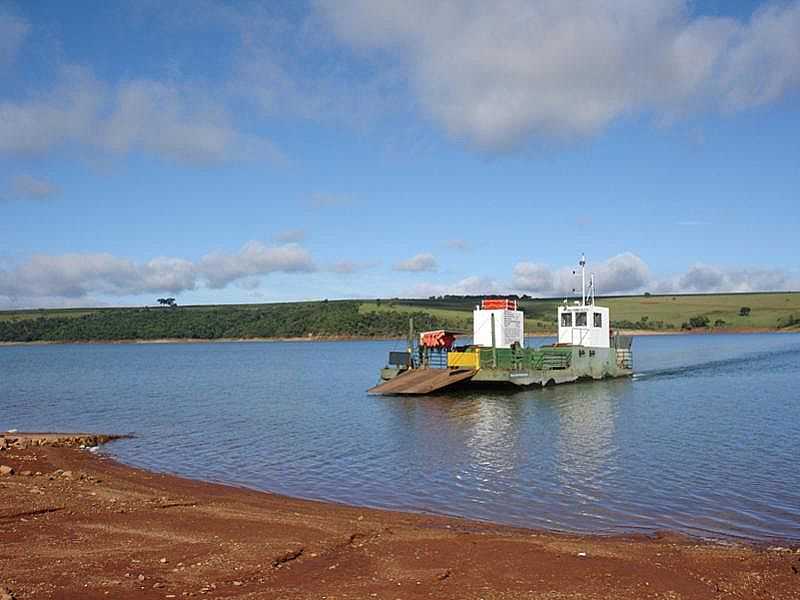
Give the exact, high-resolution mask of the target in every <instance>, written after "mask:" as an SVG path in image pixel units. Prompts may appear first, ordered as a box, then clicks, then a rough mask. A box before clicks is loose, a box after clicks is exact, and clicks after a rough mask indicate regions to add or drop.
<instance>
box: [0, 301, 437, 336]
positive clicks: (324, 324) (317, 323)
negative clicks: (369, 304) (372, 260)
mask: <svg viewBox="0 0 800 600" xmlns="http://www.w3.org/2000/svg"><path fill="white" fill-rule="evenodd" d="M359 305H360V303H359V302H355V301H352V302H351V301H336V302H325V301H322V302H306V303H298V304H265V305H261V306H258V307H240V306H215V307H186V308H183V307H163V308H116V309H101V310H97V311H96V312H91V313H88V314H84V315H81V316H78V317H73V316H48V315H47V314H46V313H45V314H43V315H42V316H38V317H35V318H18V319H7V320H0V342H34V341H64V342H67V341H89V340H154V339H161V338H180V339H191V338H195V339H207V340H214V339H223V338H261V337H264V338H273V337H276V338H281V337H328V336H358V337H396V336H402V335H405V334H406V333H407V332H408V319H409V317H413V318H414V321H415V324H416V326H417V328H419V329H435V328H439V327H451V326H452V324H451V323H450V322H449V321H448V320H446V319H441V318H437V317H435V316H432V315H430V314H426V313H425V312H422V311H420V312H414V313H407V312H404V313H400V312H393V311H386V312H382V313H374V312H360V311H359Z"/></svg>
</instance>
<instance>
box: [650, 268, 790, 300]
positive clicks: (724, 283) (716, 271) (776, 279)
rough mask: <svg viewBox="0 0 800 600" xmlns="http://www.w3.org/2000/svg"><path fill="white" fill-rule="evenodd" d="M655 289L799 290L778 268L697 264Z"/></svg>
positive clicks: (725, 290) (662, 290)
mask: <svg viewBox="0 0 800 600" xmlns="http://www.w3.org/2000/svg"><path fill="white" fill-rule="evenodd" d="M655 290H656V291H658V292H663V293H669V292H695V293H704V292H762V291H782V290H800V280H798V278H796V277H795V278H793V277H792V276H791V275H790V274H788V273H786V272H785V271H782V270H780V269H743V268H733V269H722V268H720V267H716V266H712V265H706V264H696V265H692V266H691V267H690V268H689V269H688V270H687V271H686V272H685V273H683V274H682V275H679V276H677V277H673V278H671V279H665V280H662V281H659V282H658V283H657V284H656V287H655Z"/></svg>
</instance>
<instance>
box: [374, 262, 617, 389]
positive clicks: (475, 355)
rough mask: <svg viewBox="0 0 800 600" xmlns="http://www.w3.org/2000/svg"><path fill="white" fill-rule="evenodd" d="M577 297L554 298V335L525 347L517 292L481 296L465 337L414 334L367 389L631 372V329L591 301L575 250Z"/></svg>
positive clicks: (546, 381) (522, 382) (545, 381)
mask: <svg viewBox="0 0 800 600" xmlns="http://www.w3.org/2000/svg"><path fill="white" fill-rule="evenodd" d="M580 267H581V298H580V300H574V301H573V302H571V303H570V302H569V301H567V300H564V301H563V302H562V303H561V304H560V305H559V306H558V315H557V317H558V341H557V342H556V343H555V344H551V345H546V346H540V347H538V348H526V347H525V319H524V314H523V312H522V310H520V308H519V305H518V302H517V301H516V300H509V299H505V298H500V299H497V298H487V299H484V300H483V301H482V302H481V303H480V305H479V306H476V307H475V310H474V312H473V325H472V326H473V331H472V343H471V344H469V345H466V346H457V345H456V340H457V339H458V337H459V336H462V335H464V332H458V331H448V330H436V331H425V332H422V333H420V334H419V336H418V337H417V336H415V334H414V330H413V322H411V323H410V326H409V338H408V346H407V348H406V351H405V352H390V353H389V361H388V364H387V366H386V367H384V368H383V369H381V372H380V378H381V380H380V383H379V384H378V385H376V386H375V387H373V388H371V389H369V390H368V392H369V393H372V394H384V395H395V394H399V395H403V394H428V393H431V392H435V391H439V390H443V389H445V388H452V387H455V386H459V387H463V386H473V385H492V386H502V385H513V386H534V385H535V386H548V385H556V384H561V383H570V382H575V381H580V380H598V379H604V378H608V377H628V376H631V375H632V374H633V355H632V353H631V341H632V339H631V337H630V336H627V335H620V334H618V333H615V332H613V331H612V329H611V324H610V321H609V310H608V308H607V307H603V306H597V304H595V297H594V276H593V275H591V276H590V280H589V292H588V293H587V281H586V259H585V257H581V261H580Z"/></svg>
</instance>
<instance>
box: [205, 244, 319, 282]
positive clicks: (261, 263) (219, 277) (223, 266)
mask: <svg viewBox="0 0 800 600" xmlns="http://www.w3.org/2000/svg"><path fill="white" fill-rule="evenodd" d="M315 269H316V267H315V266H314V261H313V260H312V258H311V255H310V254H309V252H308V251H307V250H306V249H305V248H303V247H302V246H299V245H298V244H285V245H283V246H266V245H264V244H263V243H261V242H257V241H252V242H248V243H247V244H245V245H244V247H243V248H242V249H241V251H240V252H239V253H237V254H224V253H212V254H207V255H206V256H204V257H203V258H202V259H200V262H199V264H198V271H199V272H200V274H201V275H202V277H203V278H204V279H205V280H206V282H207V284H208V287H210V288H214V289H219V288H223V287H225V286H226V285H228V284H229V283H230V282H232V281H235V280H237V279H242V278H244V277H250V276H253V275H266V274H268V273H274V272H276V271H282V272H284V273H297V272H310V271H314V270H315Z"/></svg>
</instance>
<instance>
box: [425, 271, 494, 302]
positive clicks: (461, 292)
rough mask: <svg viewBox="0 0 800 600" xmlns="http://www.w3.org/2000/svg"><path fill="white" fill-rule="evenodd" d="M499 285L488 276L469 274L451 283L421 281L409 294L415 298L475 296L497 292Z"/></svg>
mask: <svg viewBox="0 0 800 600" xmlns="http://www.w3.org/2000/svg"><path fill="white" fill-rule="evenodd" d="M500 289H501V286H500V284H499V283H498V282H496V281H495V280H493V279H490V278H488V277H480V276H478V275H471V276H469V277H465V278H464V279H461V280H459V281H456V282H453V283H430V282H428V283H421V284H419V285H416V286H415V287H414V288H413V290H412V292H411V294H410V296H411V297H415V298H420V297H429V296H444V295H446V294H452V295H456V296H476V295H480V294H496V293H499V292H500Z"/></svg>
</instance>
